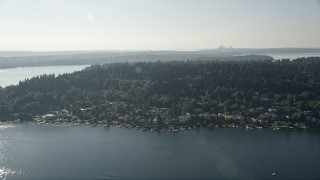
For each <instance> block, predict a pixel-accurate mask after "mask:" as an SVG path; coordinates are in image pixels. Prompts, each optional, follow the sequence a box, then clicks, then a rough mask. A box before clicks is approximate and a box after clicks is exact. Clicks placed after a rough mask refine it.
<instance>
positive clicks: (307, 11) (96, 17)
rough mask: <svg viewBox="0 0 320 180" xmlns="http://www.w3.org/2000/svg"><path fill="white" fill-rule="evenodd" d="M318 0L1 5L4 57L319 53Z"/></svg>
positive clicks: (47, 0)
mask: <svg viewBox="0 0 320 180" xmlns="http://www.w3.org/2000/svg"><path fill="white" fill-rule="evenodd" d="M319 19H320V1H319V0H304V1H301V0H269V1H262V0H241V1H239V0H0V51H9V50H22V51H61V50H195V49H213V48H217V47H218V46H220V45H225V46H228V47H229V46H232V47H236V48H243V47H246V48H281V47H320V23H319Z"/></svg>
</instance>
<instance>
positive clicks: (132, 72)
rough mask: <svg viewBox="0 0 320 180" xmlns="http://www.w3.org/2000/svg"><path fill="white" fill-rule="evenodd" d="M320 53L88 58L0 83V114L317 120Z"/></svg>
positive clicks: (85, 120)
mask: <svg viewBox="0 0 320 180" xmlns="http://www.w3.org/2000/svg"><path fill="white" fill-rule="evenodd" d="M319 69H320V57H309V58H298V59H295V60H287V59H283V60H272V59H269V58H267V59H265V60H263V59H259V60H250V59H248V60H202V61H201V60H190V61H153V62H121V63H109V64H102V65H92V66H90V67H88V68H86V69H84V70H82V71H79V72H74V73H71V74H63V75H59V76H57V77H56V76H55V75H54V74H51V75H41V76H38V77H34V78H32V79H26V80H25V81H21V82H20V83H19V85H16V86H9V87H6V88H1V89H0V120H1V121H23V122H25V121H31V122H36V123H39V124H52V125H67V124H72V125H79V124H87V125H93V126H106V127H108V126H118V127H125V128H137V129H139V130H142V131H147V130H151V131H163V130H169V131H173V132H176V131H181V130H187V129H193V128H197V127H206V128H218V127H230V128H246V129H254V128H255V129H262V128H273V129H274V130H279V129H281V128H287V129H306V128H308V127H312V128H318V127H320V94H319V93H320V71H319Z"/></svg>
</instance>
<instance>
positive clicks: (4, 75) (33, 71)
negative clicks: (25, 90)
mask: <svg viewBox="0 0 320 180" xmlns="http://www.w3.org/2000/svg"><path fill="white" fill-rule="evenodd" d="M87 66H88V65H71V66H41V67H18V68H11V69H0V86H1V87H6V86H10V85H17V84H19V81H23V80H25V79H27V78H32V77H35V76H38V75H43V74H55V75H56V76H57V75H60V74H64V73H72V72H74V71H80V70H82V69H84V68H85V67H87Z"/></svg>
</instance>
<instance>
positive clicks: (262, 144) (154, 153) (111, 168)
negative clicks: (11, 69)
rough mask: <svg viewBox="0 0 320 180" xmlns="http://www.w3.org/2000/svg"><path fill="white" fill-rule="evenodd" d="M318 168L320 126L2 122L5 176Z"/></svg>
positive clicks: (295, 173)
mask: <svg viewBox="0 0 320 180" xmlns="http://www.w3.org/2000/svg"><path fill="white" fill-rule="evenodd" d="M319 167H320V132H319V131H318V130H304V131H272V130H262V131H258V130H250V131H246V130H244V129H213V130H207V129H194V130H189V131H183V132H179V133H171V132H163V133H157V132H143V131H138V130H135V129H122V128H116V127H111V128H105V127H92V126H84V125H83V126H64V127H63V126H50V125H36V124H18V125H2V126H0V179H1V178H2V179H5V178H6V179H177V178H178V179H212V178H219V179H221V178H222V179H224V178H226V179H228V178H236V179H239V178H240V179H241V178H242V179H250V178H254V179H257V178H258V179H261V178H264V179H270V178H272V179H282V178H289V179H291V178H296V179H319V178H320V171H319V170H320V169H319ZM273 172H276V176H271V174H272V173H273Z"/></svg>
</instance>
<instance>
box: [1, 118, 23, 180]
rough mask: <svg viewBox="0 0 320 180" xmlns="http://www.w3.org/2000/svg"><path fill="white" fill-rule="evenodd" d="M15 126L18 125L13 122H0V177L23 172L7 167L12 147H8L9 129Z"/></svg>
mask: <svg viewBox="0 0 320 180" xmlns="http://www.w3.org/2000/svg"><path fill="white" fill-rule="evenodd" d="M15 126H16V125H14V124H11V123H0V179H7V177H10V176H12V175H14V174H20V173H21V172H20V171H19V172H17V171H16V170H14V169H11V168H8V167H5V165H6V164H7V161H8V158H10V155H9V154H8V151H10V148H8V139H9V136H8V133H7V130H8V129H11V128H14V127H15ZM8 149H9V150H8Z"/></svg>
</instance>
